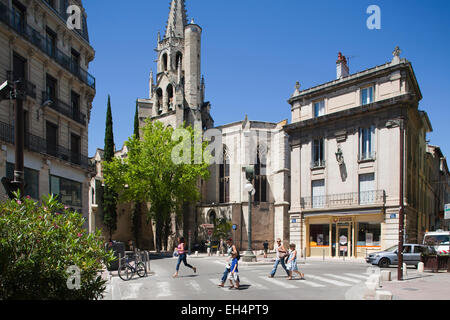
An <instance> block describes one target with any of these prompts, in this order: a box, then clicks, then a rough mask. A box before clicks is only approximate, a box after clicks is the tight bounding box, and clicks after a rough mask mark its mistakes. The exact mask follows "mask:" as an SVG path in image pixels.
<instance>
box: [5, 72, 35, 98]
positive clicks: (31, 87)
mask: <svg viewBox="0 0 450 320" xmlns="http://www.w3.org/2000/svg"><path fill="white" fill-rule="evenodd" d="M6 79H7V80H9V81H14V80H18V79H14V77H13V72H12V71H6ZM20 80H21V81H22V83H23V84H24V88H25V94H26V95H27V96H29V97H31V98H33V99H36V85H35V84H33V83H32V82H31V81H28V80H25V79H20Z"/></svg>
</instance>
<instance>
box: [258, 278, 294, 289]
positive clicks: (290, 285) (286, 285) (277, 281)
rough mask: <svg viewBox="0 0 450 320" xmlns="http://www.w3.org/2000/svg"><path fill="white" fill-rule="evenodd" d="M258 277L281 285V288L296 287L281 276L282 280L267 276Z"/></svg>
mask: <svg viewBox="0 0 450 320" xmlns="http://www.w3.org/2000/svg"><path fill="white" fill-rule="evenodd" d="M260 278H261V279H263V280H266V281H269V282H271V283H275V284H276V285H279V286H282V287H283V288H286V289H297V287H296V286H294V285H292V284H289V283H288V282H287V281H289V280H286V278H283V280H276V279H275V278H269V277H268V276H265V277H260Z"/></svg>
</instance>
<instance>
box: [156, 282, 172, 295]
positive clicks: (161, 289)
mask: <svg viewBox="0 0 450 320" xmlns="http://www.w3.org/2000/svg"><path fill="white" fill-rule="evenodd" d="M156 286H157V291H158V294H157V295H156V297H157V298H160V297H170V296H171V295H172V293H171V292H170V284H169V282H167V281H160V282H157V283H156Z"/></svg>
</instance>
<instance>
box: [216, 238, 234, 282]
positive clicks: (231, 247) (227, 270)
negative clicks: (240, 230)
mask: <svg viewBox="0 0 450 320" xmlns="http://www.w3.org/2000/svg"><path fill="white" fill-rule="evenodd" d="M233 254H235V255H236V256H237V254H238V251H237V249H236V246H235V245H234V244H233V240H232V239H231V238H230V239H227V261H226V266H225V271H224V272H223V276H222V279H221V280H220V283H219V284H218V286H219V287H223V286H224V285H225V281H226V280H227V277H228V274H229V273H230V270H231V261H230V259H231V257H232V255H233Z"/></svg>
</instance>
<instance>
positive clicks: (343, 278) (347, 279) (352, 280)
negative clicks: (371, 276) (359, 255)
mask: <svg viewBox="0 0 450 320" xmlns="http://www.w3.org/2000/svg"><path fill="white" fill-rule="evenodd" d="M324 276H327V277H332V278H336V279H340V280H344V281H349V282H352V283H360V282H362V281H363V280H362V279H355V278H353V279H352V278H350V277H344V276H338V275H335V274H331V273H325V274H324Z"/></svg>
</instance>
